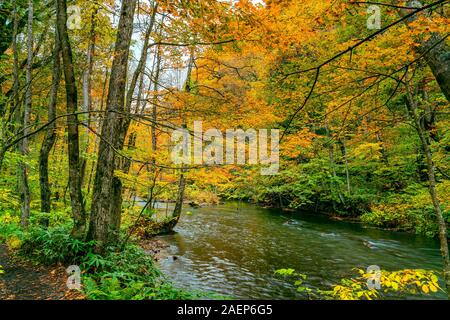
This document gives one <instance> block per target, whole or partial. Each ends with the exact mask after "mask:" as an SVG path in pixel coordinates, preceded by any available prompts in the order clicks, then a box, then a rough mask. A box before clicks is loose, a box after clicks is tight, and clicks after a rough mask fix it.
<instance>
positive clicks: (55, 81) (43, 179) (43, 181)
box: [39, 30, 61, 226]
mask: <svg viewBox="0 0 450 320" xmlns="http://www.w3.org/2000/svg"><path fill="white" fill-rule="evenodd" d="M60 55H61V45H60V41H59V35H58V31H57V30H56V31H55V47H54V49H53V72H52V86H51V89H50V97H49V103H48V122H51V121H54V119H55V118H56V103H57V98H58V88H59V83H60V80H61V58H60ZM55 142H56V123H55V122H53V123H52V124H51V125H50V126H49V127H48V128H47V132H46V135H45V138H44V141H43V142H42V146H41V150H40V154H39V183H40V188H41V211H42V212H47V213H50V211H51V189H50V183H49V179H48V158H49V155H50V151H51V150H52V148H53V146H54V145H55ZM43 224H44V226H48V219H45V220H44V221H43Z"/></svg>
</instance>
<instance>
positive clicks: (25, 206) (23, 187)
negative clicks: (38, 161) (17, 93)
mask: <svg viewBox="0 0 450 320" xmlns="http://www.w3.org/2000/svg"><path fill="white" fill-rule="evenodd" d="M33 15H34V13H33V1H32V0H28V22H27V64H26V74H25V77H26V90H25V108H24V112H23V117H22V116H20V118H22V119H21V120H22V123H21V125H22V128H23V129H22V134H23V135H27V134H28V132H29V130H28V124H29V122H30V113H31V103H32V88H31V85H32V84H31V81H32V74H31V72H32V65H33ZM19 152H20V154H22V155H27V154H28V138H24V139H23V140H22V141H20V143H19ZM19 193H20V211H21V219H20V221H21V224H22V226H23V227H25V228H26V227H28V222H29V218H30V201H31V200H30V188H29V185H28V166H27V164H26V163H24V162H22V161H21V162H20V164H19Z"/></svg>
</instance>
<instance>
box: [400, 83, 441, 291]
mask: <svg viewBox="0 0 450 320" xmlns="http://www.w3.org/2000/svg"><path fill="white" fill-rule="evenodd" d="M406 107H407V109H408V113H409V115H410V118H411V120H412V121H413V122H414V126H415V128H416V131H417V134H418V136H419V138H420V143H421V147H422V149H423V152H424V154H425V157H426V164H427V173H428V188H429V192H430V196H431V201H432V203H433V208H434V213H435V215H436V220H437V223H438V226H439V242H440V246H441V256H442V262H443V269H444V270H443V275H444V280H445V285H446V288H447V295H448V298H449V299H450V256H449V250H448V240H447V239H448V231H447V224H446V222H445V219H444V216H443V214H442V209H441V205H440V202H439V198H438V195H437V190H436V167H435V165H434V162H433V154H432V151H431V148H430V145H429V140H428V139H427V136H426V133H425V130H424V129H423V128H422V126H421V123H420V119H419V115H418V114H417V109H418V105H417V100H416V99H414V97H413V95H412V93H411V92H410V90H409V89H408V88H407V98H406Z"/></svg>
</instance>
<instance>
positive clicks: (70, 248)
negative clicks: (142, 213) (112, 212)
mask: <svg viewBox="0 0 450 320" xmlns="http://www.w3.org/2000/svg"><path fill="white" fill-rule="evenodd" d="M69 231H70V226H68V225H66V226H60V227H56V228H51V229H48V230H46V229H43V228H40V227H34V228H32V229H30V231H29V232H27V233H26V234H25V236H24V239H23V243H22V245H21V247H20V250H19V253H20V254H21V255H22V256H24V257H26V258H28V259H32V260H34V261H36V262H39V263H42V264H46V265H53V264H56V263H64V264H66V265H68V264H71V265H74V264H75V265H79V266H80V268H81V270H82V274H83V277H82V280H83V281H82V283H83V292H84V294H85V295H86V297H87V298H88V299H93V300H96V299H101V300H116V299H127V300H143V299H191V298H193V297H194V294H192V293H189V292H185V291H182V290H179V289H177V288H175V287H173V285H172V284H171V283H170V282H169V281H168V280H167V279H165V277H164V276H163V275H162V274H161V273H160V272H159V270H158V269H157V267H156V265H155V264H154V262H153V259H152V258H151V257H150V256H148V255H147V254H145V252H144V251H143V250H142V249H141V248H139V247H137V246H135V245H131V244H130V245H127V246H126V247H125V248H124V249H123V250H119V249H118V248H114V247H111V248H108V249H107V251H106V253H104V254H103V255H99V254H97V253H95V251H94V245H95V243H94V242H83V241H80V240H76V239H73V238H72V237H71V236H70V233H69Z"/></svg>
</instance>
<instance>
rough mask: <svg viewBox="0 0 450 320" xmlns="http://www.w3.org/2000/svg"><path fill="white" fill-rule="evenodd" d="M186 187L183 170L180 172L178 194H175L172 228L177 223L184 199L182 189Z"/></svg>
mask: <svg viewBox="0 0 450 320" xmlns="http://www.w3.org/2000/svg"><path fill="white" fill-rule="evenodd" d="M185 188H186V179H185V177H184V172H183V171H182V172H181V175H180V181H179V183H178V194H177V201H176V202H175V208H174V210H173V214H172V216H173V220H174V222H175V223H174V224H173V226H172V228H174V227H175V226H176V224H177V223H178V221H179V220H180V217H181V210H182V209H183V201H184V190H185Z"/></svg>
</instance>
